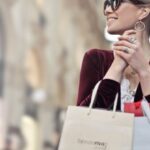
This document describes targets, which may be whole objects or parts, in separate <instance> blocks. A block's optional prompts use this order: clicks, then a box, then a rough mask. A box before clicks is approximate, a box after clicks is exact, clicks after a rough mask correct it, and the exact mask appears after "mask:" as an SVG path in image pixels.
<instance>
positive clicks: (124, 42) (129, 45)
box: [114, 41, 137, 50]
mask: <svg viewBox="0 0 150 150" xmlns="http://www.w3.org/2000/svg"><path fill="white" fill-rule="evenodd" d="M114 46H123V47H129V48H131V49H134V50H137V45H136V44H132V43H129V42H128V41H118V42H116V43H114Z"/></svg>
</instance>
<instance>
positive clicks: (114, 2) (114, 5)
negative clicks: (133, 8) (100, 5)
mask: <svg viewBox="0 0 150 150" xmlns="http://www.w3.org/2000/svg"><path fill="white" fill-rule="evenodd" d="M123 2H130V3H132V4H135V5H139V4H145V3H144V2H142V1H139V0H130V1H129V0H105V2H104V11H105V9H106V8H107V7H109V6H111V9H112V10H113V11H115V10H117V9H118V8H119V6H120V5H121V3H123Z"/></svg>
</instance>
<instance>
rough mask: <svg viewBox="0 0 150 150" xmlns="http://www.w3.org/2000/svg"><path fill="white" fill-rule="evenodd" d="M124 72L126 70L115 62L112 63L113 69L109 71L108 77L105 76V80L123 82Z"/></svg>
mask: <svg viewBox="0 0 150 150" xmlns="http://www.w3.org/2000/svg"><path fill="white" fill-rule="evenodd" d="M123 72H124V68H122V67H121V66H119V65H118V64H117V63H115V61H114V62H113V63H112V65H111V67H110V68H109V70H108V71H107V73H106V75H105V76H104V79H111V80H114V81H117V82H119V83H120V82H121V79H122V75H123Z"/></svg>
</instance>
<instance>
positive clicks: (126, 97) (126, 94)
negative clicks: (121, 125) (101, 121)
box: [121, 78, 137, 111]
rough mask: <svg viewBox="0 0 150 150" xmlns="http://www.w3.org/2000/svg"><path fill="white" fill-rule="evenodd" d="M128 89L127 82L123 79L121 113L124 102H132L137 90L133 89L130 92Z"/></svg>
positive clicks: (128, 84)
mask: <svg viewBox="0 0 150 150" xmlns="http://www.w3.org/2000/svg"><path fill="white" fill-rule="evenodd" d="M129 87H130V82H129V80H128V79H126V78H123V79H122V81H121V111H124V103H125V102H134V96H135V92H136V89H137V88H135V90H134V91H131V90H130V88H129Z"/></svg>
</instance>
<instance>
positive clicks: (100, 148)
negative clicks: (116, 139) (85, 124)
mask: <svg viewBox="0 0 150 150" xmlns="http://www.w3.org/2000/svg"><path fill="white" fill-rule="evenodd" d="M77 142H78V144H81V145H89V146H92V147H93V148H94V149H95V150H106V149H107V145H108V144H107V143H106V142H101V141H92V140H86V139H81V138H79V139H78V140H77Z"/></svg>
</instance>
